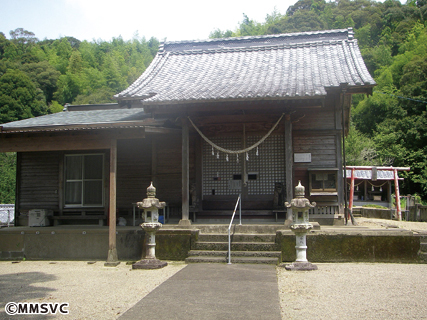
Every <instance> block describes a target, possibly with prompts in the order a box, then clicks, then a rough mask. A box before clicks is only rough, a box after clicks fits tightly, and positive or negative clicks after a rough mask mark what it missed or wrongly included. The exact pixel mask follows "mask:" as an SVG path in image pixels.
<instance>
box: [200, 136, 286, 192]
mask: <svg viewBox="0 0 427 320" xmlns="http://www.w3.org/2000/svg"><path fill="white" fill-rule="evenodd" d="M260 139H261V136H249V137H247V142H246V145H247V146H251V145H253V144H254V143H256V142H257V141H259V140H260ZM211 140H212V142H213V143H215V144H217V145H219V146H221V147H223V148H226V149H230V150H240V149H243V143H242V138H241V137H220V138H212V139H211ZM284 152H285V151H284V137H283V135H272V136H270V137H269V138H267V139H266V140H265V141H264V142H263V143H262V144H261V145H260V146H259V147H258V155H256V153H257V149H253V150H251V151H250V152H249V160H248V161H246V154H240V155H239V162H238V163H237V161H236V155H228V159H229V161H226V154H224V153H221V152H219V158H217V156H218V152H217V151H216V150H214V155H212V147H211V146H210V145H209V144H208V143H206V142H204V143H203V195H236V194H239V193H240V192H241V184H242V183H243V180H242V171H243V170H242V161H246V168H247V169H246V172H247V173H248V194H249V195H272V194H274V185H275V183H277V182H280V183H282V184H283V185H285V154H284Z"/></svg>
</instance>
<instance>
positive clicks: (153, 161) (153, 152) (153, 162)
mask: <svg viewBox="0 0 427 320" xmlns="http://www.w3.org/2000/svg"><path fill="white" fill-rule="evenodd" d="M151 181H152V183H153V185H154V186H157V139H156V136H153V137H152V138H151Z"/></svg>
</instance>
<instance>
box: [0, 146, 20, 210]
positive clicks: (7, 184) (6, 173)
mask: <svg viewBox="0 0 427 320" xmlns="http://www.w3.org/2000/svg"><path fill="white" fill-rule="evenodd" d="M15 168H16V153H14V152H8V153H0V177H1V179H0V203H15V181H16V169H15Z"/></svg>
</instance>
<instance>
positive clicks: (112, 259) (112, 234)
mask: <svg viewBox="0 0 427 320" xmlns="http://www.w3.org/2000/svg"><path fill="white" fill-rule="evenodd" d="M116 172H117V140H111V141H110V194H109V201H110V206H109V228H108V230H109V232H108V235H109V236H108V257H107V262H105V264H104V265H105V266H106V267H115V266H117V265H118V264H119V263H120V262H119V259H118V256H117V247H116V194H117V190H116Z"/></svg>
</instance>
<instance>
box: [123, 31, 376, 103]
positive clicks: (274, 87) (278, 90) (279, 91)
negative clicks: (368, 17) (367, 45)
mask: <svg viewBox="0 0 427 320" xmlns="http://www.w3.org/2000/svg"><path fill="white" fill-rule="evenodd" d="M341 83H347V84H348V85H349V87H364V86H367V87H372V86H373V85H375V81H374V79H373V78H372V77H371V76H370V74H369V72H368V70H367V69H366V66H365V64H364V62H363V59H362V56H361V54H360V50H359V47H358V45H357V40H355V39H354V38H353V32H352V31H351V29H343V30H328V31H317V32H302V33H293V34H280V35H268V36H256V37H241V38H226V39H210V40H205V41H179V42H166V43H164V44H163V45H162V46H161V47H160V50H159V52H158V54H157V56H156V57H155V59H154V60H153V62H152V63H151V65H150V66H149V68H147V70H146V71H145V72H144V73H143V74H142V75H141V77H140V78H139V79H137V80H136V81H135V82H134V83H133V84H132V85H131V86H129V87H128V88H127V89H126V90H124V91H123V92H121V93H119V94H117V95H116V96H115V98H117V99H118V100H143V103H144V104H146V105H149V104H173V103H186V102H204V101H206V102H207V101H218V100H219V101H233V100H248V99H249V100H254V99H255V100H256V99H286V98H293V99H295V98H300V97H302V98H318V97H324V96H325V95H326V93H327V92H326V88H328V87H338V86H339V85H340V84H341Z"/></svg>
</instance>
